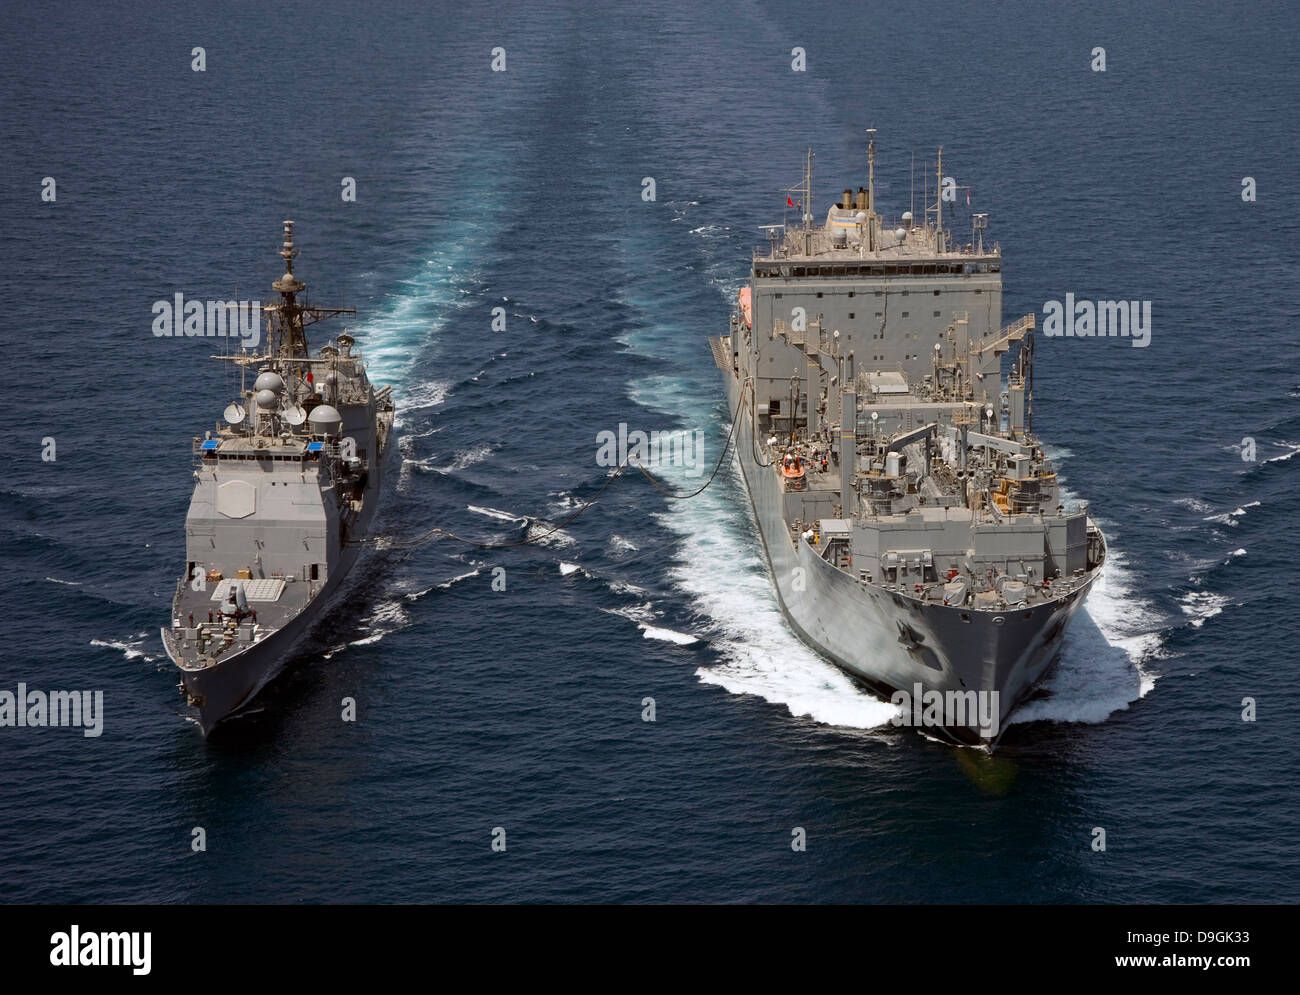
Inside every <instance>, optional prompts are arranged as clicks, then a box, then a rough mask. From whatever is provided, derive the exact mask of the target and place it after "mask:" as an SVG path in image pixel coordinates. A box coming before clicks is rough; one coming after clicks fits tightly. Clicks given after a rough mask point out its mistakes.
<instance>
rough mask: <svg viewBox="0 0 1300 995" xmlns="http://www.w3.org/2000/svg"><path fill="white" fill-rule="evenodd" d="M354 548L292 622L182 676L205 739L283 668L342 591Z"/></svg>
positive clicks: (350, 566) (244, 705)
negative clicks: (294, 649) (324, 610)
mask: <svg viewBox="0 0 1300 995" xmlns="http://www.w3.org/2000/svg"><path fill="white" fill-rule="evenodd" d="M358 553H359V549H355V548H353V549H349V550H348V551H347V552H346V554H345V556H346V559H345V560H344V561H343V563H342V564H341V567H340V569H338V570H336V571H335V573H334V576H333V577H331V578H330V580H329V581H328V582H327V583H326V584H325V586H324V587H323V588H322V589H321V591H320V593H319V594H318V595H316V597H315V598H313V599H312V600H311V602H309V603H308V604H307V605H306V607H304V608H303V610H302V611H301V612H299V613H298V614H297V615H296V616H294V618H293V619H292V620H290V621H289V622H287V623H286V624H285V625H283V626H281V627H280V628H279V629H276V630H275V631H274V632H273V633H271V634H270V635H269V636H267V637H266V638H264V639H262V640H261V641H259V642H257V643H255V644H254V645H253V646H250V647H249V648H248V649H246V650H244V651H243V652H242V653H236V654H234V655H233V656H230V657H228V658H226V659H224V660H221V661H220V662H219V663H217V664H216V665H215V666H211V667H205V668H204V669H202V670H186V671H183V672H182V680H183V681H184V684H185V691H186V693H187V694H188V695H189V696H190V698H191V700H193V701H197V702H200V704H198V705H197V708H198V713H199V725H200V726H201V727H202V729H203V734H204V735H205V736H206V735H207V734H208V733H210V732H211V731H212V729H213V728H214V727H215V726H216V725H217V724H218V723H219V722H221V721H222V720H224V719H227V718H230V717H231V716H232V715H235V714H237V713H238V712H239V711H240V710H242V709H244V708H246V707H247V706H248V705H249V704H250V703H251V702H252V701H253V700H254V699H255V698H256V697H257V695H258V693H259V692H260V691H261V690H262V689H263V688H264V687H266V685H268V684H269V683H271V681H273V680H274V679H275V678H276V677H277V676H279V674H280V672H281V671H282V670H283V669H284V664H285V662H286V661H287V660H288V658H289V655H290V654H291V653H292V651H293V648H294V646H296V645H297V644H298V643H299V642H300V641H301V640H302V638H303V637H304V636H306V635H307V633H308V632H309V631H310V630H311V627H312V625H313V623H314V622H315V621H316V620H317V619H318V618H319V617H320V615H321V611H322V609H323V608H324V607H325V606H326V605H327V604H328V603H329V601H330V600H331V599H332V597H333V595H334V594H335V593H336V592H337V591H338V589H339V588H340V587H341V586H342V583H343V581H344V579H345V578H346V576H347V574H348V572H349V571H350V570H351V569H352V566H353V564H354V563H355V562H356V559H357V556H358Z"/></svg>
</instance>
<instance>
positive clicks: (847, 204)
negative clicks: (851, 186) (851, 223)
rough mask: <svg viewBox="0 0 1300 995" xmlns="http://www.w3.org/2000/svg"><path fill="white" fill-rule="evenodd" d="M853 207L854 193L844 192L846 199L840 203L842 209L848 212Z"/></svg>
mask: <svg viewBox="0 0 1300 995" xmlns="http://www.w3.org/2000/svg"><path fill="white" fill-rule="evenodd" d="M852 206H853V191H852V190H845V191H844V199H843V200H842V201H840V207H842V208H843V209H844V210H846V211H847V210H849V209H850V208H851V207H852Z"/></svg>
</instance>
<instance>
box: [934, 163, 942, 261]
mask: <svg viewBox="0 0 1300 995" xmlns="http://www.w3.org/2000/svg"><path fill="white" fill-rule="evenodd" d="M935 175H936V176H937V177H938V182H937V183H936V184H935V188H934V189H935V200H934V203H935V208H934V212H935V213H934V219H935V220H934V247H935V248H936V249H937V250H938V251H939V252H942V251H943V146H942V145H940V146H939V161H938V164H937V165H936V167H935Z"/></svg>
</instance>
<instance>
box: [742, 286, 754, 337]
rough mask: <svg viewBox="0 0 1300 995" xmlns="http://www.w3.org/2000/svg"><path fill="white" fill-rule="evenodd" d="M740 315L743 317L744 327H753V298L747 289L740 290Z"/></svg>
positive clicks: (751, 292)
mask: <svg viewBox="0 0 1300 995" xmlns="http://www.w3.org/2000/svg"><path fill="white" fill-rule="evenodd" d="M740 313H741V314H743V315H744V316H745V327H746V328H753V327H754V298H753V291H751V290H750V288H749V287H742V288H741V290H740Z"/></svg>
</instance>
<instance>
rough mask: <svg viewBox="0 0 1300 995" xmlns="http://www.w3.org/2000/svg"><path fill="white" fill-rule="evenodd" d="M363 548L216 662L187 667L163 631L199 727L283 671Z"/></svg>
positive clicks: (359, 529)
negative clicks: (289, 614) (296, 608)
mask: <svg viewBox="0 0 1300 995" xmlns="http://www.w3.org/2000/svg"><path fill="white" fill-rule="evenodd" d="M395 448H396V447H395V446H393V445H392V444H391V443H390V445H389V446H388V448H387V449H386V450H385V453H384V455H383V457H381V459H380V463H379V469H380V472H379V473H377V474H375V476H374V478H373V479H372V481H371V484H370V487H369V488H368V490H369V491H370V493H369V494H368V496H367V498H366V502H365V506H364V508H363V511H362V513H361V515H360V516H359V517H358V520H357V524H356V528H355V534H356V535H365V534H366V533H367V532H368V531H369V528H370V525H371V523H372V522H373V521H374V519H375V516H376V515H377V513H378V504H379V495H380V493H381V491H382V487H383V478H384V477H385V476H386V475H387V468H386V464H387V463H388V462H391V459H392V453H393V452H394V450H395ZM362 550H363V547H361V546H344V547H343V548H342V549H341V550H340V551H339V562H338V565H337V566H336V567H335V569H334V570H333V571H332V572H331V574H330V577H329V578H328V580H327V581H326V582H325V585H324V586H323V587H322V588H321V590H320V592H319V593H318V594H317V595H316V597H314V598H313V599H312V600H311V601H309V602H308V603H307V604H306V605H304V606H303V608H302V610H301V611H300V612H298V614H297V615H295V616H294V617H293V618H292V619H290V620H289V621H288V622H286V623H285V624H284V625H282V626H280V628H278V629H276V630H275V631H274V632H271V633H269V634H268V635H266V636H265V637H264V638H262V639H260V640H258V642H256V643H254V644H253V645H252V646H250V647H249V648H248V649H246V650H243V651H242V652H239V653H235V654H232V655H230V656H228V657H226V658H224V659H222V660H221V661H219V662H218V663H216V664H214V665H212V666H209V667H203V668H202V669H188V668H186V667H184V666H183V665H182V664H181V661H180V660H179V659H178V658H177V654H176V653H174V652H173V650H172V645H171V641H170V633H169V632H168V630H166V629H163V630H162V639H163V646H164V647H166V649H167V652H168V655H169V656H170V657H171V658H172V662H173V663H175V664H176V665H177V666H178V667H179V668H180V670H181V680H182V682H183V683H184V685H185V691H186V694H187V695H188V697H189V700H190V701H191V702H192V703H193V704H194V706H195V708H196V709H197V711H198V719H199V726H200V728H202V730H203V735H204V736H207V735H209V734H210V733H211V732H212V730H213V729H214V728H216V727H217V725H218V724H220V723H222V722H224V721H225V720H227V719H229V718H233V717H234V716H236V715H238V714H239V713H240V712H242V711H244V710H245V709H246V708H248V706H249V705H251V704H252V703H253V702H254V701H255V700H256V698H257V696H258V694H259V693H260V692H261V691H262V689H263V688H265V687H266V686H267V685H268V684H270V683H271V682H272V681H274V680H275V679H276V677H278V676H280V674H281V673H282V672H283V671H284V667H285V664H286V663H287V662H288V660H289V658H290V656H291V655H292V653H293V650H294V648H295V647H296V646H297V645H298V644H299V643H301V642H302V640H303V639H304V638H305V637H306V636H307V635H308V634H309V633H310V632H311V629H312V627H313V625H314V624H315V623H316V622H317V621H318V620H319V619H320V618H321V617H322V616H323V615H324V614H325V609H326V608H327V607H328V606H329V603H330V602H331V601H332V600H333V599H334V596H335V595H336V594H337V593H338V592H339V590H340V588H341V587H342V585H343V582H344V580H345V579H346V578H347V576H348V574H349V573H351V571H352V569H353V567H354V566H355V565H356V562H357V560H358V559H359V558H360V555H361V553H362Z"/></svg>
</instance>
